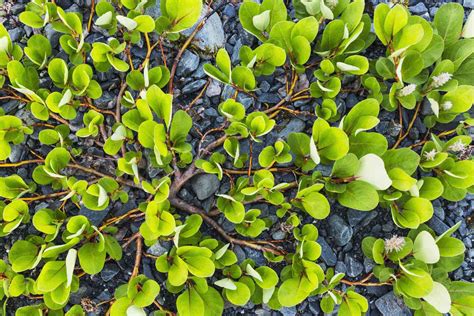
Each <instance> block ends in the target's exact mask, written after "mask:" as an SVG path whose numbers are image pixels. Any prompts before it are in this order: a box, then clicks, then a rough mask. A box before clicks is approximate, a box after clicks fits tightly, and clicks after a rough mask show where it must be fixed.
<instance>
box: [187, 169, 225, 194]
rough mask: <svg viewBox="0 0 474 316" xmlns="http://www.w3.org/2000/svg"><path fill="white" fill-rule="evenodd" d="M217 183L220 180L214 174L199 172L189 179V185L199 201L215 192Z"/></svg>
mask: <svg viewBox="0 0 474 316" xmlns="http://www.w3.org/2000/svg"><path fill="white" fill-rule="evenodd" d="M219 185H220V181H219V179H218V178H217V176H216V175H214V174H200V175H198V176H196V177H194V178H193V179H192V180H191V187H192V189H193V191H194V193H196V196H197V198H198V199H200V200H201V201H202V200H205V199H207V198H208V197H210V196H212V195H213V194H214V193H216V192H217V190H218V189H219Z"/></svg>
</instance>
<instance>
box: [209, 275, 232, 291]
mask: <svg viewBox="0 0 474 316" xmlns="http://www.w3.org/2000/svg"><path fill="white" fill-rule="evenodd" d="M214 284H215V285H217V286H219V287H222V288H224V289H228V290H231V291H233V290H237V286H236V285H235V283H234V281H232V280H231V279H229V278H225V279H222V280H218V281H216V282H214Z"/></svg>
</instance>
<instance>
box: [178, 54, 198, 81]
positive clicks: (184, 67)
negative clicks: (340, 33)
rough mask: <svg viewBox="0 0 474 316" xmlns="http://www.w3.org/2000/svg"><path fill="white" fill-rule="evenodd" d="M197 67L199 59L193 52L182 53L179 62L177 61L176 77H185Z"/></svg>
mask: <svg viewBox="0 0 474 316" xmlns="http://www.w3.org/2000/svg"><path fill="white" fill-rule="evenodd" d="M198 66H199V57H198V55H196V54H194V53H193V52H191V51H189V50H186V51H184V54H183V56H182V57H181V60H180V61H179V64H178V68H177V70H176V73H177V74H178V76H187V75H189V74H191V73H192V72H193V71H195V70H196V69H197V67H198Z"/></svg>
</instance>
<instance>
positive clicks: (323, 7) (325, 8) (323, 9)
mask: <svg viewBox="0 0 474 316" xmlns="http://www.w3.org/2000/svg"><path fill="white" fill-rule="evenodd" d="M321 13H322V14H323V16H324V17H325V18H326V19H328V20H332V19H334V13H332V11H331V9H329V7H328V6H327V5H326V4H325V3H324V0H321Z"/></svg>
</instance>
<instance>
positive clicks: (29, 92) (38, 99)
mask: <svg viewBox="0 0 474 316" xmlns="http://www.w3.org/2000/svg"><path fill="white" fill-rule="evenodd" d="M15 83H16V85H17V86H18V88H17V87H13V86H11V87H12V88H13V89H15V90H16V91H18V92H20V93H23V94H24V95H26V96H27V97H28V98H30V100H33V101H36V102H38V103H41V104H44V100H43V99H41V97H40V96H39V95H37V94H36V93H35V92H34V91H32V90H30V89H28V88H27V87H25V86H23V85H22V84H20V83H18V81H16V82H15Z"/></svg>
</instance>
